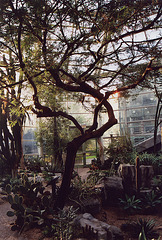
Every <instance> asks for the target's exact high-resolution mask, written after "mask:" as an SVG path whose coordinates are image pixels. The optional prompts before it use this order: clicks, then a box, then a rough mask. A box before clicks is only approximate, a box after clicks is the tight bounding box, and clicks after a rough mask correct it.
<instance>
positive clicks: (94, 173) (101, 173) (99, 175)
mask: <svg viewBox="0 0 162 240" xmlns="http://www.w3.org/2000/svg"><path fill="white" fill-rule="evenodd" d="M88 173H89V175H88V177H87V180H88V181H93V182H94V184H98V183H99V182H100V180H103V179H104V178H105V177H109V174H110V171H109V170H99V169H96V170H90V171H89V172H88Z"/></svg>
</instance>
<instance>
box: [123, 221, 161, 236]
mask: <svg viewBox="0 0 162 240" xmlns="http://www.w3.org/2000/svg"><path fill="white" fill-rule="evenodd" d="M154 227H155V221H154V220H153V219H142V218H139V219H138V220H137V221H134V222H131V223H130V222H129V223H126V224H123V225H122V226H121V229H122V230H123V231H125V232H128V233H129V235H130V236H131V237H132V238H136V239H137V238H138V240H152V239H158V237H159V234H158V233H157V232H156V230H155V229H154Z"/></svg>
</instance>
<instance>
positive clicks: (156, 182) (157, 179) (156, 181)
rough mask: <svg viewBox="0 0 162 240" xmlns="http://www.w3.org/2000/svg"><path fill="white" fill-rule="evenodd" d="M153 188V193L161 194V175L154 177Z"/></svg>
mask: <svg viewBox="0 0 162 240" xmlns="http://www.w3.org/2000/svg"><path fill="white" fill-rule="evenodd" d="M153 187H154V189H155V191H158V192H161V193H162V175H156V176H155V177H154V178H153Z"/></svg>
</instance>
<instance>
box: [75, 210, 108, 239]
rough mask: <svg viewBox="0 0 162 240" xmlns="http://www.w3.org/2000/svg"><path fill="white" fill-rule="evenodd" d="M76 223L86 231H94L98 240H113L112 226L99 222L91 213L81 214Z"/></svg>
mask: <svg viewBox="0 0 162 240" xmlns="http://www.w3.org/2000/svg"><path fill="white" fill-rule="evenodd" d="M75 223H77V224H79V225H80V227H81V228H83V229H86V231H88V230H89V231H93V233H94V234H97V239H98V240H113V235H112V233H111V231H110V230H109V229H110V225H109V224H107V223H105V222H102V221H99V220H98V219H96V218H94V217H93V216H92V215H91V214H89V213H85V214H80V215H79V216H78V217H77V218H76V219H75Z"/></svg>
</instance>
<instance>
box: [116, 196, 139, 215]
mask: <svg viewBox="0 0 162 240" xmlns="http://www.w3.org/2000/svg"><path fill="white" fill-rule="evenodd" d="M119 201H120V205H121V207H122V208H123V209H124V210H125V211H127V212H128V213H130V214H131V213H134V212H136V211H137V210H141V200H140V199H136V197H135V195H133V196H132V197H129V196H128V195H125V199H121V198H119Z"/></svg>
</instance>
